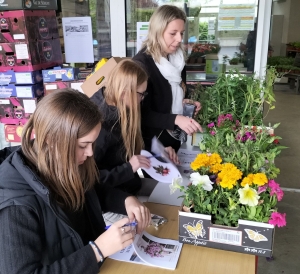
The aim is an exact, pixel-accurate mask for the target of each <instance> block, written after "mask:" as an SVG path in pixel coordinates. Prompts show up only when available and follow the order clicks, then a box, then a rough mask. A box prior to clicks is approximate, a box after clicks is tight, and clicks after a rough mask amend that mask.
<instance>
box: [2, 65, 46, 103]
mask: <svg viewBox="0 0 300 274" xmlns="http://www.w3.org/2000/svg"><path fill="white" fill-rule="evenodd" d="M43 95H44V86H43V77H42V71H40V70H39V71H31V72H14V71H12V70H9V71H7V72H0V98H8V97H23V98H40V97H42V96H43Z"/></svg>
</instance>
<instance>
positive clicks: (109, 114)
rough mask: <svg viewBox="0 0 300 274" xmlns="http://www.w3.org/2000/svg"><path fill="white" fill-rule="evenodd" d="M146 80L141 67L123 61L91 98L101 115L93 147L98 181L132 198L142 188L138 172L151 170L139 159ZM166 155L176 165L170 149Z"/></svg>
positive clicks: (134, 63)
mask: <svg viewBox="0 0 300 274" xmlns="http://www.w3.org/2000/svg"><path fill="white" fill-rule="evenodd" d="M147 80H148V76H147V74H146V72H145V71H144V70H143V69H142V68H141V66H139V65H138V64H137V63H136V62H134V61H132V60H123V61H121V62H120V63H119V64H118V65H117V66H116V67H115V68H114V69H113V71H112V72H111V74H110V76H109V78H108V80H107V83H106V86H105V88H102V89H100V90H99V91H98V92H96V93H95V94H94V95H93V96H92V97H91V100H92V101H93V102H94V103H96V104H97V105H98V107H99V109H100V111H101V112H102V113H103V124H102V129H101V131H100V134H99V137H98V138H97V140H96V147H95V160H96V164H97V166H98V169H99V170H100V181H101V182H102V183H107V184H110V185H111V186H114V187H116V188H119V189H121V190H123V191H126V192H128V193H131V194H136V193H137V192H138V191H139V190H140V189H141V186H142V182H141V179H140V177H139V175H138V173H137V170H138V169H139V168H141V167H144V168H149V167H150V160H149V159H148V158H147V157H145V156H142V155H140V152H141V150H142V149H143V147H144V143H143V139H142V134H141V125H140V105H141V104H143V100H145V98H147V92H146V89H147ZM166 151H167V152H168V153H169V156H170V158H171V160H173V161H174V162H175V163H177V162H178V158H177V155H176V154H175V151H174V150H173V149H172V148H171V147H169V148H166ZM153 187H154V186H153Z"/></svg>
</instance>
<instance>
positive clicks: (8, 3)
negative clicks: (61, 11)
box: [0, 0, 57, 10]
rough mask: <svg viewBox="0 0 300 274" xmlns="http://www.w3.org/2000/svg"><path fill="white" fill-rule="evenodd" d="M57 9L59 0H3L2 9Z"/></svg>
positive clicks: (0, 8)
mask: <svg viewBox="0 0 300 274" xmlns="http://www.w3.org/2000/svg"><path fill="white" fill-rule="evenodd" d="M25 9H29V10H56V9H57V0H41V1H37V0H1V1H0V10H25Z"/></svg>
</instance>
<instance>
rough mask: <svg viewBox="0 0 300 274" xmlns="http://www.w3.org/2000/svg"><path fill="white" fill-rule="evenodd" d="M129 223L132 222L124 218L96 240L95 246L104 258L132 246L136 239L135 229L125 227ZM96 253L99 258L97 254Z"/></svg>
mask: <svg viewBox="0 0 300 274" xmlns="http://www.w3.org/2000/svg"><path fill="white" fill-rule="evenodd" d="M129 222H130V221H129V219H128V218H124V219H122V220H119V221H117V222H115V223H114V224H112V225H111V226H110V228H109V229H108V230H107V231H105V232H104V233H102V234H101V235H100V236H99V237H98V238H97V239H96V240H95V244H96V245H97V246H98V247H99V249H100V250H101V252H102V254H103V257H104V258H106V257H108V256H110V255H112V254H114V253H116V252H118V251H120V250H121V249H123V248H125V247H126V246H128V245H130V244H132V242H133V240H134V237H135V228H134V227H132V226H124V225H125V224H128V223H129ZM94 252H95V255H96V257H97V258H98V254H97V252H96V251H94Z"/></svg>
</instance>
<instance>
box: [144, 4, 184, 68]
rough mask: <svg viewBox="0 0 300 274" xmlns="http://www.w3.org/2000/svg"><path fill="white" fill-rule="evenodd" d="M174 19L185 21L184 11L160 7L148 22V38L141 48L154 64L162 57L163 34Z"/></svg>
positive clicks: (173, 7) (166, 6)
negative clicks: (151, 58)
mask: <svg viewBox="0 0 300 274" xmlns="http://www.w3.org/2000/svg"><path fill="white" fill-rule="evenodd" d="M176 19H180V20H183V21H184V22H185V21H186V15H185V13H184V11H183V10H182V9H180V8H177V7H176V6H171V5H163V6H160V7H159V8H158V9H157V10H156V11H155V12H154V13H153V14H152V16H151V18H150V21H149V29H148V37H147V39H146V40H145V41H144V42H143V45H142V48H144V47H145V48H146V53H148V54H150V55H151V56H152V57H153V59H154V61H155V62H159V60H160V58H161V57H162V55H163V52H164V47H165V41H164V39H163V34H164V32H165V30H166V28H167V26H168V24H169V23H170V22H172V21H174V20H176Z"/></svg>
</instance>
